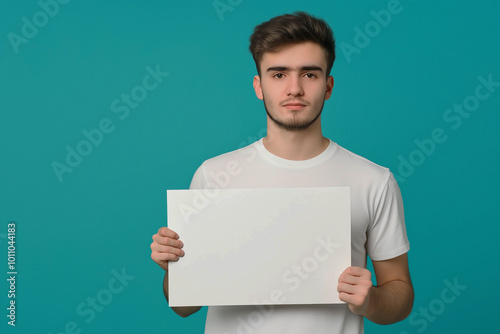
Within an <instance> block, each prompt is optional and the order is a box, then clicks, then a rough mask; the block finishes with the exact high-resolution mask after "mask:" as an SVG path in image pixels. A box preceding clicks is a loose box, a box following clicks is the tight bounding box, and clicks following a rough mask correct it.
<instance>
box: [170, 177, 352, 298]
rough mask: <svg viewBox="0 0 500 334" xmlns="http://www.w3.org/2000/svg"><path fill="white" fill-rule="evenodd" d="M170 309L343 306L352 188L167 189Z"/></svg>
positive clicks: (349, 256) (349, 258) (349, 259)
mask: <svg viewBox="0 0 500 334" xmlns="http://www.w3.org/2000/svg"><path fill="white" fill-rule="evenodd" d="M167 209H168V227H169V228H171V229H172V230H174V231H176V232H177V233H178V234H179V236H180V239H181V240H182V241H183V242H184V248H183V249H184V251H185V256H184V257H182V258H180V260H179V261H177V262H170V263H169V304H170V306H194V305H197V306H205V305H254V304H262V305H263V304H330V303H340V302H341V301H340V300H339V299H338V292H337V280H338V277H339V276H340V274H341V273H342V271H344V269H345V268H347V267H348V266H350V265H351V222H350V189H349V187H321V188H272V189H210V190H208V189H205V190H167Z"/></svg>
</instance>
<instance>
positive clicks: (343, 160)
mask: <svg viewBox="0 0 500 334" xmlns="http://www.w3.org/2000/svg"><path fill="white" fill-rule="evenodd" d="M336 146H337V150H336V151H337V152H336V154H335V156H334V159H335V160H336V163H339V164H342V165H343V167H345V168H349V169H350V170H351V171H352V172H355V173H357V174H361V175H370V177H372V178H373V177H380V178H382V179H385V180H387V178H388V177H389V175H390V174H391V172H390V170H389V168H387V167H384V166H381V165H379V164H377V163H375V162H373V161H371V160H369V159H367V158H365V157H363V156H361V155H359V154H356V153H354V152H352V151H350V150H348V149H346V148H344V147H342V146H340V145H338V144H336Z"/></svg>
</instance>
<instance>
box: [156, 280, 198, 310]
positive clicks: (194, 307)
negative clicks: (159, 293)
mask: <svg viewBox="0 0 500 334" xmlns="http://www.w3.org/2000/svg"><path fill="white" fill-rule="evenodd" d="M163 294H164V295H165V299H166V300H167V302H168V272H165V277H164V278H163ZM200 309H201V306H185V307H172V310H173V311H174V312H175V313H177V314H178V315H180V316H181V317H183V318H185V317H187V316H190V315H191V314H193V313H196V312H198V311H199V310H200Z"/></svg>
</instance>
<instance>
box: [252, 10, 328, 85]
mask: <svg viewBox="0 0 500 334" xmlns="http://www.w3.org/2000/svg"><path fill="white" fill-rule="evenodd" d="M303 42H314V43H317V44H319V45H320V46H321V47H322V48H323V50H324V51H325V55H326V60H327V67H326V76H329V75H330V71H331V69H332V66H333V62H334V60H335V39H334V37H333V32H332V29H331V28H330V26H329V25H328V23H326V22H325V21H324V20H322V19H319V18H316V17H314V16H312V15H309V14H308V13H305V12H295V13H293V14H285V15H281V16H276V17H274V18H272V19H270V20H269V21H267V22H264V23H261V24H259V25H258V26H256V27H255V29H254V31H253V34H252V36H250V52H251V53H252V56H253V59H254V61H255V66H256V67H257V72H258V73H259V75H260V62H261V60H262V56H263V55H264V53H266V52H271V53H272V52H279V51H280V49H282V48H284V47H286V46H289V45H293V44H298V43H303Z"/></svg>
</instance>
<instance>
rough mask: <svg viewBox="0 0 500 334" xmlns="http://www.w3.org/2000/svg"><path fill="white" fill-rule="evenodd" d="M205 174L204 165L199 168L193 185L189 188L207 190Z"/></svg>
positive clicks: (194, 176) (192, 181)
mask: <svg viewBox="0 0 500 334" xmlns="http://www.w3.org/2000/svg"><path fill="white" fill-rule="evenodd" d="M205 180H206V179H205V172H204V170H203V165H201V166H200V167H198V169H197V170H196V172H195V173H194V175H193V179H192V180H191V185H190V186H189V189H205V188H207V186H206V181H205Z"/></svg>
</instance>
